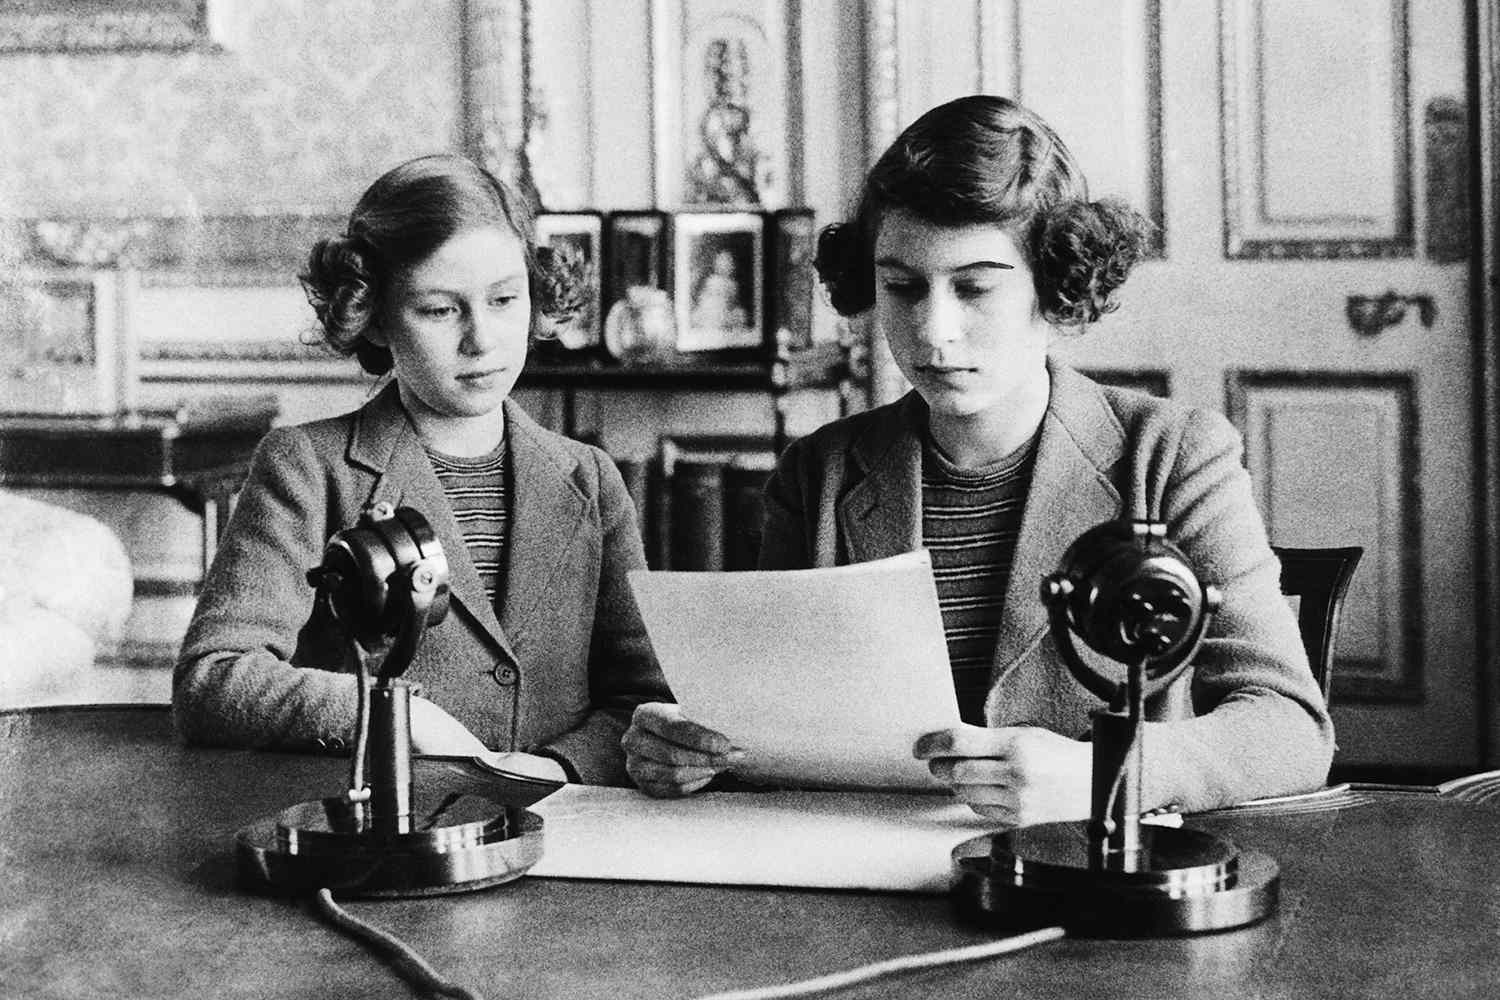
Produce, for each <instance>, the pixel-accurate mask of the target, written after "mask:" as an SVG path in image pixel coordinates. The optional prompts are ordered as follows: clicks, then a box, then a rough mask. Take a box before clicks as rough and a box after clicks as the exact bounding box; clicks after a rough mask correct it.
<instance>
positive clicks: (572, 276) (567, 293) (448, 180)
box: [298, 154, 587, 375]
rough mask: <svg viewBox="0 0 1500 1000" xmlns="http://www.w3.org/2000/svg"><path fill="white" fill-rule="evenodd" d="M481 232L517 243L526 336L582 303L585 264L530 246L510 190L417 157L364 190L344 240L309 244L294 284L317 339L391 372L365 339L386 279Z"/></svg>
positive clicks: (520, 206) (488, 177)
mask: <svg viewBox="0 0 1500 1000" xmlns="http://www.w3.org/2000/svg"><path fill="white" fill-rule="evenodd" d="M480 226H498V227H499V228H501V229H504V230H507V231H509V232H512V233H514V234H515V235H516V238H517V239H518V240H520V242H521V252H522V255H523V256H524V258H525V261H526V275H527V285H528V288H529V290H530V293H531V308H532V331H533V335H534V336H535V335H537V333H536V331H537V330H538V329H539V328H540V326H541V325H542V324H540V323H539V322H538V318H539V317H546V318H549V319H553V320H559V319H566V318H567V317H569V316H571V315H572V314H574V313H576V312H577V311H578V310H579V309H580V308H581V307H582V306H583V305H584V302H583V297H584V295H585V289H586V287H587V284H586V282H585V280H584V278H585V275H584V271H585V264H584V262H583V260H582V259H581V258H580V257H579V256H577V255H576V254H574V253H572V252H569V251H568V250H565V249H562V248H552V247H542V246H537V242H536V225H535V221H534V220H533V218H532V215H531V211H530V209H529V208H528V207H527V206H526V204H525V203H524V202H523V201H522V200H521V198H520V197H519V196H518V195H517V194H516V193H515V192H514V191H512V190H511V189H510V188H509V187H508V186H507V185H506V184H504V183H503V182H502V181H500V180H499V179H498V178H496V177H495V176H494V175H493V174H491V173H490V172H489V171H487V170H485V169H484V168H482V167H480V166H478V165H477V164H475V163H473V162H472V161H470V160H468V159H465V158H464V157H462V156H457V155H452V154H437V155H433V156H422V157H418V158H417V159H415V160H408V161H407V162H405V163H403V164H401V165H400V166H397V167H394V168H393V169H391V170H389V171H388V172H386V173H385V174H384V175H382V176H381V177H380V178H379V179H378V180H376V181H375V183H374V184H371V185H370V187H369V189H368V190H367V191H365V193H364V194H363V195H362V196H361V197H360V199H359V202H358V204H356V205H355V206H354V211H353V212H352V213H350V216H349V226H348V228H347V229H346V230H345V231H344V233H343V234H342V235H340V236H331V237H325V238H323V239H320V240H318V241H317V243H315V244H313V248H312V251H311V252H310V253H309V254H308V257H307V267H306V269H305V270H304V271H303V272H302V273H301V274H300V275H298V277H299V278H300V280H301V282H302V288H303V290H304V291H305V292H306V293H307V301H308V302H309V303H310V304H311V305H312V307H313V312H314V313H316V314H317V317H318V324H319V326H320V327H321V334H322V337H323V340H324V341H326V342H327V343H328V345H329V346H331V347H332V348H333V349H334V350H335V351H337V352H338V353H340V354H342V355H344V356H346V357H347V356H349V355H351V354H352V355H354V356H355V357H357V358H358V359H359V363H360V367H362V368H363V369H364V370H365V371H367V372H369V373H370V374H371V375H384V374H385V373H386V372H388V371H390V370H391V365H392V359H391V353H390V351H388V350H386V349H385V348H384V347H381V346H379V345H378V344H376V343H375V342H374V341H372V340H370V339H369V337H368V336H367V334H368V333H369V331H370V330H371V329H372V328H374V327H375V326H377V325H378V324H379V322H380V316H381V308H382V304H383V300H384V296H385V295H386V294H387V292H388V290H389V288H390V285H391V283H392V281H393V280H394V279H395V277H396V276H397V275H398V274H399V273H400V272H401V271H403V270H405V269H406V268H409V267H413V266H415V265H417V264H420V263H421V262H422V261H423V260H426V259H427V258H428V257H429V256H430V255H431V254H432V253H433V252H434V251H435V250H437V248H438V247H440V246H442V245H443V244H444V243H446V242H447V241H448V240H449V239H451V238H452V237H454V236H456V235H457V234H459V233H461V232H463V231H465V230H469V229H473V228H476V227H480Z"/></svg>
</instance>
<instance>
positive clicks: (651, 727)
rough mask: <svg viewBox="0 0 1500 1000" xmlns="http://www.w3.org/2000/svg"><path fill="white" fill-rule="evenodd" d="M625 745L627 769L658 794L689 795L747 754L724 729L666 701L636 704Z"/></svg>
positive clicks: (623, 740)
mask: <svg viewBox="0 0 1500 1000" xmlns="http://www.w3.org/2000/svg"><path fill="white" fill-rule="evenodd" d="M620 746H622V747H623V748H624V749H625V772H626V773H627V774H629V775H630V777H631V779H632V780H634V781H635V783H636V786H637V787H638V788H640V790H641V791H643V792H645V793H646V794H647V795H653V796H656V797H657V798H679V797H681V796H683V795H690V794H692V793H693V792H696V791H697V790H698V789H700V788H702V787H703V786H704V785H706V784H708V783H709V782H710V781H712V780H713V779H714V776H715V775H717V774H718V773H719V772H721V771H724V770H727V769H728V768H729V767H730V766H732V765H733V764H735V763H737V762H739V761H740V760H743V759H744V756H745V753H744V751H743V750H737V749H735V747H734V745H733V744H731V743H730V742H729V738H728V737H726V736H725V735H724V734H723V733H719V732H715V731H714V730H712V729H708V728H706V727H704V726H700V725H698V723H696V722H693V721H691V720H689V719H685V718H683V716H682V709H681V707H679V706H677V705H673V704H669V703H667V702H661V701H653V702H648V703H647V704H645V705H639V706H637V707H636V710H635V714H634V715H633V716H632V717H631V719H630V728H629V729H627V730H625V735H624V736H622V737H621V738H620Z"/></svg>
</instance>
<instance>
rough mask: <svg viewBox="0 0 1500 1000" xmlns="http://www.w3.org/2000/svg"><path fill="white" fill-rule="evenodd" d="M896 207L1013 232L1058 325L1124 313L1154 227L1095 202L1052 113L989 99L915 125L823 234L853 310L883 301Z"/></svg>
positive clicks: (945, 221) (1046, 311)
mask: <svg viewBox="0 0 1500 1000" xmlns="http://www.w3.org/2000/svg"><path fill="white" fill-rule="evenodd" d="M895 209H901V210H904V211H907V212H910V213H911V214H913V215H915V216H916V217H918V218H920V219H922V220H924V221H926V222H929V223H932V224H934V225H939V226H964V225H974V224H990V225H996V226H999V227H1001V228H1002V229H1004V230H1005V231H1006V232H1007V233H1008V234H1010V236H1011V238H1012V239H1014V240H1015V241H1016V245H1017V246H1018V247H1020V248H1021V250H1022V252H1023V253H1024V254H1025V255H1026V262H1027V264H1028V265H1029V266H1030V268H1031V272H1032V277H1033V280H1034V283H1035V286H1036V296H1037V304H1038V308H1039V309H1040V311H1041V314H1042V316H1043V317H1044V318H1045V319H1046V320H1047V321H1048V322H1050V323H1053V324H1055V325H1058V326H1080V325H1082V324H1085V323H1091V322H1093V321H1094V320H1097V319H1098V318H1099V317H1100V316H1102V315H1104V314H1105V313H1107V312H1110V311H1112V310H1113V309H1114V308H1115V307H1116V305H1117V304H1118V303H1116V302H1115V301H1114V299H1113V296H1114V292H1115V291H1116V290H1117V289H1118V288H1119V287H1120V286H1121V285H1122V284H1124V282H1125V278H1126V276H1127V275H1128V274H1129V273H1130V269H1131V268H1132V267H1134V266H1135V264H1136V262H1137V261H1139V260H1140V258H1141V255H1142V254H1143V252H1144V250H1145V247H1146V240H1147V235H1148V233H1149V230H1150V223H1149V222H1147V220H1146V219H1145V217H1143V216H1142V215H1140V214H1139V213H1138V212H1136V211H1135V210H1133V209H1131V208H1130V207H1128V206H1126V205H1124V204H1122V203H1120V202H1115V201H1090V200H1089V196H1088V183H1087V181H1085V180H1084V176H1083V172H1082V171H1081V170H1080V169H1079V167H1078V162H1077V161H1076V160H1074V159H1073V154H1072V153H1070V152H1069V151H1068V148H1067V146H1065V145H1063V141H1062V140H1061V139H1060V138H1058V136H1057V133H1055V132H1053V131H1052V128H1051V126H1049V125H1048V124H1047V123H1046V122H1044V121H1043V120H1042V119H1041V118H1040V117H1038V116H1037V115H1036V114H1035V113H1033V112H1031V111H1029V110H1027V109H1026V108H1024V107H1022V106H1021V105H1019V104H1017V103H1015V102H1014V101H1010V100H1007V99H1005V98H1003V97H991V96H987V95H982V94H981V95H974V96H969V97H961V98H958V99H957V100H954V101H949V102H948V103H947V104H941V105H939V106H938V107H935V108H933V109H932V110H930V111H928V112H927V113H926V114H924V115H922V116H921V117H920V118H918V119H917V120H916V121H915V122H913V123H912V124H911V125H910V126H908V127H907V129H906V131H905V132H902V133H901V135H900V136H899V137H898V138H897V139H896V141H895V142H894V143H892V144H891V146H890V148H889V149H887V150H886V151H885V153H884V154H882V155H881V157H880V159H879V160H877V161H876V163H875V165H874V166H873V167H871V168H870V173H869V175H868V176H867V177H866V178H865V184H864V189H863V191H862V193H861V196H860V201H859V207H858V210H857V211H856V212H855V215H854V217H853V218H852V219H850V220H849V221H847V222H841V223H834V224H833V225H830V226H828V227H826V228H825V229H824V230H823V231H822V233H821V234H819V237H818V252H817V258H816V260H815V261H814V264H815V266H816V267H817V270H818V277H819V278H820V279H821V280H822V282H823V284H824V286H825V287H826V288H827V290H828V293H829V298H830V300H831V301H832V303H833V307H834V308H835V309H836V310H838V312H839V313H840V314H841V315H844V316H852V315H855V314H857V313H861V312H864V311H865V310H867V309H869V308H870V307H871V306H873V305H874V304H875V261H874V256H875V238H876V236H877V234H878V233H879V231H880V223H881V219H882V218H883V217H884V215H885V213H887V212H889V211H892V210H895Z"/></svg>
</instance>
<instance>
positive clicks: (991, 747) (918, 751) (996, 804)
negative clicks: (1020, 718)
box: [912, 725, 1093, 826]
mask: <svg viewBox="0 0 1500 1000" xmlns="http://www.w3.org/2000/svg"><path fill="white" fill-rule="evenodd" d="M912 753H913V755H914V756H916V757H917V758H918V759H919V760H926V761H929V762H930V763H929V765H928V766H929V768H930V769H931V771H932V774H933V777H935V778H937V779H938V780H939V781H941V782H943V783H944V784H946V785H948V786H949V787H951V788H952V789H953V793H954V794H955V795H956V796H958V798H959V799H960V800H962V801H964V802H967V803H968V804H969V805H970V806H971V807H973V809H974V811H975V812H977V813H979V814H980V815H981V816H989V817H993V818H995V819H1000V820H1004V821H1005V822H1006V823H1007V824H1009V825H1011V826H1027V825H1030V824H1032V823H1051V822H1054V821H1058V820H1075V819H1087V818H1088V815H1089V804H1090V803H1089V799H1090V788H1091V776H1092V773H1093V748H1092V746H1090V744H1088V743H1085V742H1083V741H1081V740H1070V739H1068V738H1067V737H1066V736H1059V735H1058V734H1057V733H1054V732H1052V731H1051V730H1049V729H1041V728H1038V727H1036V726H1002V727H999V728H995V729H988V728H985V727H982V726H969V725H963V726H958V727H956V728H954V729H943V730H939V731H938V732H935V733H928V734H926V735H925V736H923V737H921V738H920V739H918V740H917V742H916V745H915V746H914V747H913V748H912Z"/></svg>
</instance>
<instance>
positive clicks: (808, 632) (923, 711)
mask: <svg viewBox="0 0 1500 1000" xmlns="http://www.w3.org/2000/svg"><path fill="white" fill-rule="evenodd" d="M630 583H631V586H632V588H633V589H634V591H635V596H636V601H637V603H639V605H640V608H641V614H642V616H643V617H644V618H645V621H646V630H647V632H648V633H650V636H651V644H652V646H653V647H654V648H655V650H656V655H657V658H658V660H660V662H661V667H662V671H663V672H664V673H665V674H666V678H667V683H668V684H670V685H671V687H672V693H673V695H674V696H675V697H676V698H677V701H678V702H679V703H680V704H681V705H682V710H683V714H684V715H686V716H687V717H688V718H690V719H692V720H694V721H696V722H699V723H702V724H703V725H705V726H708V727H709V728H711V729H716V730H718V731H719V732H722V733H724V734H725V735H726V736H728V737H729V738H730V739H731V740H732V741H734V743H735V744H736V745H737V746H739V747H742V748H744V749H745V750H746V751H748V757H747V759H746V761H745V762H744V763H743V764H741V765H737V768H736V770H737V773H740V774H742V775H744V776H746V777H750V778H752V779H755V780H759V781H764V782H770V783H774V784H779V785H783V786H786V785H791V786H797V787H817V788H868V789H931V788H935V787H937V782H936V781H934V779H933V778H932V776H931V774H930V773H929V772H928V770H927V764H926V762H924V761H918V760H915V759H914V758H913V757H912V754H911V751H912V745H913V744H914V743H915V742H916V740H917V737H919V736H921V735H922V734H923V733H928V732H932V731H934V730H937V729H947V728H949V727H952V726H956V725H958V721H959V719H958V700H957V697H956V696H955V695H954V692H953V676H952V673H951V672H950V670H949V667H948V650H947V646H946V644H945V641H944V638H943V620H942V614H941V612H940V611H939V609H938V599H937V587H936V585H935V584H934V583H933V579H932V569H931V559H930V557H929V555H928V553H927V552H926V551H925V550H918V551H916V552H908V553H905V554H902V555H898V556H892V557H890V558H888V559H880V560H876V561H874V562H866V563H857V564H854V565H851V566H838V567H834V568H830V569H806V570H781V571H775V572H763V571H761V572H743V573H688V572H650V571H647V570H637V571H634V572H632V573H631V574H630Z"/></svg>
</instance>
